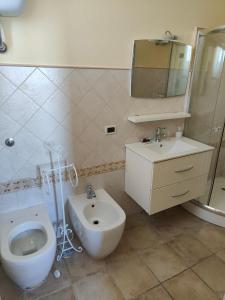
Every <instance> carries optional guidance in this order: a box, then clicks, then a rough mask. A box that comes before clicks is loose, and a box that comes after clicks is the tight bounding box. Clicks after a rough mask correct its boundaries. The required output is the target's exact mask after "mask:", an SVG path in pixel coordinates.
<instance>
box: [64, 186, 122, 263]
mask: <svg viewBox="0 0 225 300" xmlns="http://www.w3.org/2000/svg"><path fill="white" fill-rule="evenodd" d="M95 193H96V197H95V198H93V199H87V195H86V194H81V195H75V196H71V197H69V199H68V200H69V201H68V205H69V215H70V219H71V223H72V225H73V228H74V230H75V232H76V233H77V235H78V237H79V239H80V241H81V243H82V245H83V246H84V248H85V249H86V251H87V253H88V254H89V255H90V256H92V257H94V258H97V259H99V258H104V257H106V256H107V255H109V254H110V253H112V252H113V251H114V250H115V248H116V247H117V245H118V244H119V241H120V239H121V237H122V234H123V231H124V227H125V220H126V215H125V213H124V211H123V209H122V208H121V207H120V206H119V205H118V204H117V203H116V202H115V201H114V200H113V199H112V197H111V196H110V195H109V194H107V193H106V191H104V190H103V189H99V190H96V191H95Z"/></svg>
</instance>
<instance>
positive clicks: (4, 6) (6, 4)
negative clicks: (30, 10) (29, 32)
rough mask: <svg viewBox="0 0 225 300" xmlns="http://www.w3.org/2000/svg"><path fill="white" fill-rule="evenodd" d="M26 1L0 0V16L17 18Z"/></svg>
mask: <svg viewBox="0 0 225 300" xmlns="http://www.w3.org/2000/svg"><path fill="white" fill-rule="evenodd" d="M25 1H26V0H0V16H2V17H16V16H19V15H20V14H21V12H22V10H23V8H24V6H25Z"/></svg>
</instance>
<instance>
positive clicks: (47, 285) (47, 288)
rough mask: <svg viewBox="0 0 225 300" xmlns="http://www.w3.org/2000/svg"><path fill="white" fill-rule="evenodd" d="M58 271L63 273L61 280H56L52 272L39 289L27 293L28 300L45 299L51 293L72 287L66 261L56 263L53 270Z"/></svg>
mask: <svg viewBox="0 0 225 300" xmlns="http://www.w3.org/2000/svg"><path fill="white" fill-rule="evenodd" d="M55 269H58V270H60V272H61V276H60V278H59V279H56V278H55V277H54V276H53V273H52V272H50V273H49V276H48V278H47V280H46V281H45V282H44V283H43V284H42V285H41V286H40V287H39V288H37V289H34V290H32V291H29V292H26V299H29V300H31V299H32V300H33V299H35V300H36V299H38V298H40V297H44V296H46V295H48V294H50V293H53V292H56V291H59V290H61V289H64V288H67V287H69V286H70V284H71V281H70V277H69V274H68V271H67V269H66V266H65V263H64V261H62V262H60V263H55V265H54V267H53V269H52V270H55Z"/></svg>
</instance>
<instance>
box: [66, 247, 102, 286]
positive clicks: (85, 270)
mask: <svg viewBox="0 0 225 300" xmlns="http://www.w3.org/2000/svg"><path fill="white" fill-rule="evenodd" d="M65 262H66V265H67V268H68V270H69V273H70V276H71V279H72V281H75V280H78V279H81V278H82V277H85V276H87V275H90V274H94V273H97V272H99V271H102V270H104V268H105V261H104V260H96V259H93V258H91V257H90V256H89V255H88V254H86V252H85V251H83V252H82V253H75V254H74V255H73V256H72V257H70V258H67V259H66V260H65Z"/></svg>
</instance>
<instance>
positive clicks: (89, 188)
mask: <svg viewBox="0 0 225 300" xmlns="http://www.w3.org/2000/svg"><path fill="white" fill-rule="evenodd" d="M85 191H86V193H87V199H93V198H95V197H96V194H95V191H94V188H93V186H92V185H91V184H88V185H87V186H86V188H85Z"/></svg>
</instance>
